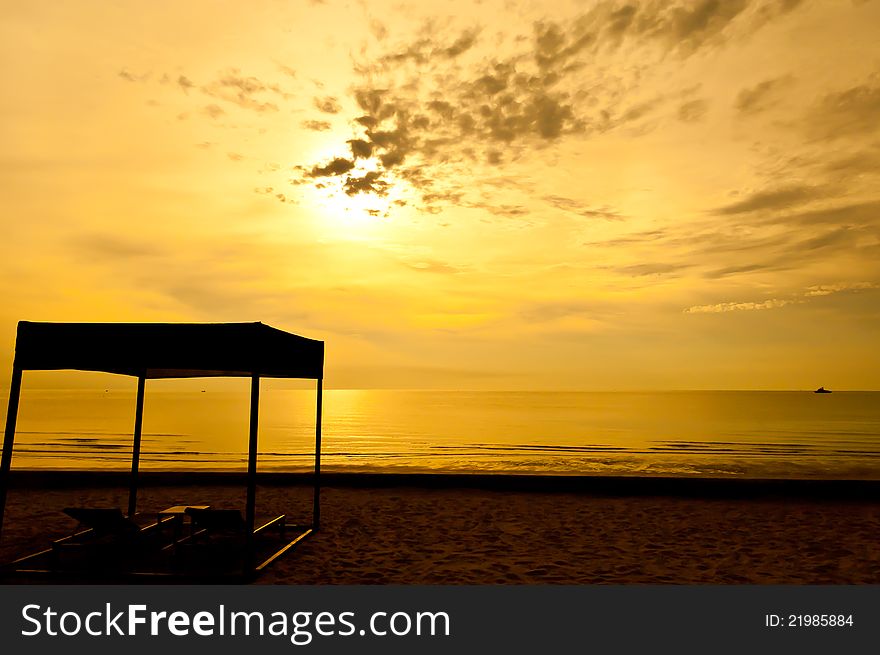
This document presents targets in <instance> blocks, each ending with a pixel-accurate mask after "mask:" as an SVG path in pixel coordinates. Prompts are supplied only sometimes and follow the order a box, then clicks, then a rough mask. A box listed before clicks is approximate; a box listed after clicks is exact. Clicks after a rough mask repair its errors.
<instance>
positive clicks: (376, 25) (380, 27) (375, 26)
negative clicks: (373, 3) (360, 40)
mask: <svg viewBox="0 0 880 655" xmlns="http://www.w3.org/2000/svg"><path fill="white" fill-rule="evenodd" d="M370 33H371V34H372V35H373V37H375V39H376V40H377V41H384V40H385V37H387V36H388V28H387V27H385V24H384V23H382V22H381V21H378V20H376V19H375V18H374V19H372V20H371V21H370Z"/></svg>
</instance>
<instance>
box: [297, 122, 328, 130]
mask: <svg viewBox="0 0 880 655" xmlns="http://www.w3.org/2000/svg"><path fill="white" fill-rule="evenodd" d="M300 125H301V126H303V127H304V128H305V129H307V130H311V131H312V132H326V131H327V130H329V129H330V128H332V127H333V126H332V125H331V124H330V123H328V122H327V121H315V120H309V121H303V122H302V123H300Z"/></svg>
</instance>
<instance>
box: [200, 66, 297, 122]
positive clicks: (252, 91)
mask: <svg viewBox="0 0 880 655" xmlns="http://www.w3.org/2000/svg"><path fill="white" fill-rule="evenodd" d="M202 91H203V92H204V93H206V94H207V95H209V96H212V97H214V98H218V99H219V100H223V101H225V102H230V103H232V104H235V105H238V106H239V107H241V108H243V109H250V110H252V111H256V112H259V113H263V112H274V111H278V105H276V104H275V103H274V102H270V101H268V100H265V97H266V96H267V95H276V96H281V97H284V98H286V97H288V95H287V94H286V93H284V92H283V91H282V90H281V88H280V87H279V86H278V85H275V84H266V83H264V82H261V81H260V80H259V79H257V78H256V77H252V76H246V75H243V74H242V73H241V71H240V70H238V69H237V68H231V69H229V70H227V71H225V72H223V73H221V74H220V76H219V77H218V78H217V79H216V80H214V81H213V82H211V83H209V84H206V85H204V86H203V87H202Z"/></svg>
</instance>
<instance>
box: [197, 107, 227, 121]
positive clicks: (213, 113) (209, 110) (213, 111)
mask: <svg viewBox="0 0 880 655" xmlns="http://www.w3.org/2000/svg"><path fill="white" fill-rule="evenodd" d="M202 113H204V114H206V115H207V116H210V117H211V118H220V116H222V115H223V114H225V113H226V112H225V111H224V110H223V107H221V106H220V105H213V104H212V105H205V106H204V107H203V108H202Z"/></svg>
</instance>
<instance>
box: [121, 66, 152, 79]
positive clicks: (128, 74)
mask: <svg viewBox="0 0 880 655" xmlns="http://www.w3.org/2000/svg"><path fill="white" fill-rule="evenodd" d="M119 77H121V78H122V79H124V80H128V81H129V82H146V81H147V80H148V79H150V73H142V74H140V75H138V74H137V73H132V72H131V71H129V70H128V69H127V68H123V69H122V70H121V71H119Z"/></svg>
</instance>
